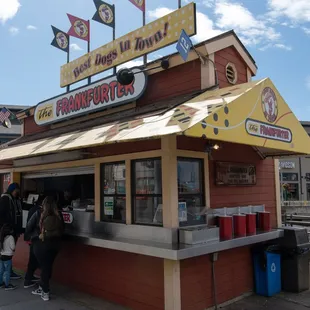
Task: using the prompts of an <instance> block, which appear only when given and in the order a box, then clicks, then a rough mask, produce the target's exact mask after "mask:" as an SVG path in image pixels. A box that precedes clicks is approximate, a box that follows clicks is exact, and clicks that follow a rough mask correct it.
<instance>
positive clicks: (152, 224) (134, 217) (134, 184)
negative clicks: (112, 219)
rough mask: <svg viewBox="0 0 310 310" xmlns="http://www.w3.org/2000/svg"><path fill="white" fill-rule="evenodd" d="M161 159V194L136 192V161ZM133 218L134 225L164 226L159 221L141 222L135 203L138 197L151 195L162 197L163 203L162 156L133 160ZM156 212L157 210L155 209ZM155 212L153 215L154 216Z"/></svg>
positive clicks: (152, 196) (131, 181) (131, 187)
mask: <svg viewBox="0 0 310 310" xmlns="http://www.w3.org/2000/svg"><path fill="white" fill-rule="evenodd" d="M156 160H159V161H160V168H161V194H136V185H137V180H136V166H135V164H136V163H139V162H145V161H154V162H155V161H156ZM130 166H131V180H130V183H131V186H130V189H131V218H132V223H133V224H134V225H143V226H152V227H156V226H157V227H163V223H162V224H157V223H139V222H137V221H136V205H135V199H136V197H147V198H149V197H151V198H161V200H162V203H163V175H162V158H161V157H151V158H142V159H134V160H131V165H130ZM155 213H156V210H155ZM154 216H155V214H154V215H153V218H154Z"/></svg>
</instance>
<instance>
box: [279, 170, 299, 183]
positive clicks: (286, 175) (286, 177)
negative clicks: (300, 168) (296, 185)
mask: <svg viewBox="0 0 310 310" xmlns="http://www.w3.org/2000/svg"><path fill="white" fill-rule="evenodd" d="M282 181H293V182H297V181H298V173H292V172H283V173H282Z"/></svg>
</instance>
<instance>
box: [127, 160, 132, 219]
mask: <svg viewBox="0 0 310 310" xmlns="http://www.w3.org/2000/svg"><path fill="white" fill-rule="evenodd" d="M125 165H126V224H127V225H130V224H132V212H131V211H132V209H131V161H130V160H129V159H127V160H126V161H125Z"/></svg>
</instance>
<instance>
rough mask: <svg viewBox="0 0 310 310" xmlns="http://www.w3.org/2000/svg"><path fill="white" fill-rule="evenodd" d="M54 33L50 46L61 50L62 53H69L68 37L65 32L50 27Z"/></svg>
mask: <svg viewBox="0 0 310 310" xmlns="http://www.w3.org/2000/svg"><path fill="white" fill-rule="evenodd" d="M52 29H53V32H54V40H53V41H52V43H51V45H53V46H55V47H57V48H59V49H61V50H62V51H64V52H66V53H69V36H68V34H66V33H65V32H63V31H61V30H59V29H58V28H56V27H54V26H52Z"/></svg>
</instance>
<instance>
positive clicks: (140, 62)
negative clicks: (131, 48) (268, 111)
mask: <svg viewBox="0 0 310 310" xmlns="http://www.w3.org/2000/svg"><path fill="white" fill-rule="evenodd" d="M142 65H143V60H131V61H128V62H126V63H124V64H121V65H119V66H118V67H117V70H119V69H122V68H132V67H140V66H142Z"/></svg>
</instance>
